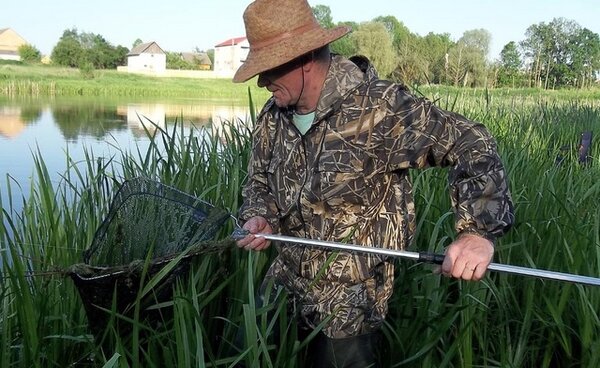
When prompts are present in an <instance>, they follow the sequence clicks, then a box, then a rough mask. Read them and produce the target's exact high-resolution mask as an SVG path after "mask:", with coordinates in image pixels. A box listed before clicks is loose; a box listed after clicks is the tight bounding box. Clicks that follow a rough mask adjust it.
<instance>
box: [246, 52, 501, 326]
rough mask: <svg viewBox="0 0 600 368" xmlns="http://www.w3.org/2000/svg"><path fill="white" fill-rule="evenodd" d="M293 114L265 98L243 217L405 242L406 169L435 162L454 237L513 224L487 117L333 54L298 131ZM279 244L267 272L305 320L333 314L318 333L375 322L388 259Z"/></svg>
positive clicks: (388, 287) (386, 289)
mask: <svg viewBox="0 0 600 368" xmlns="http://www.w3.org/2000/svg"><path fill="white" fill-rule="evenodd" d="M292 113H293V111H290V110H288V109H280V108H278V107H277V106H276V105H275V104H274V102H273V100H272V99H271V100H269V101H268V102H267V103H266V105H265V107H264V108H263V110H262V112H261V113H260V114H259V116H258V119H257V123H256V126H255V128H254V132H253V150H252V156H251V159H250V164H249V172H248V181H247V184H246V185H245V187H244V190H243V195H244V204H243V206H242V208H241V210H240V218H241V219H242V220H247V219H249V218H250V217H253V216H263V217H265V218H266V219H267V220H268V221H269V222H270V224H271V226H272V227H273V231H274V232H275V233H278V232H279V233H281V234H285V235H290V236H296V237H303V238H312V239H320V240H327V241H337V242H348V243H353V244H359V245H365V246H375V247H383V248H391V249H403V248H405V247H407V246H408V245H410V243H411V240H412V238H413V233H414V230H415V206H414V202H413V195H412V186H411V182H410V179H409V175H408V174H409V173H408V170H409V169H414V168H425V167H429V166H441V167H448V168H449V181H450V188H451V197H452V204H453V207H454V211H455V215H456V230H457V232H458V233H461V232H472V233H477V234H480V235H483V236H485V237H487V238H490V239H494V238H495V237H497V236H500V235H501V234H502V233H503V232H504V231H506V229H507V228H508V227H509V226H510V225H511V222H512V203H511V200H510V194H509V191H508V187H507V182H506V177H505V171H504V169H503V166H502V164H501V162H500V158H499V156H498V154H497V152H496V145H495V142H494V141H493V139H492V138H491V137H490V134H489V133H488V131H487V130H486V129H485V127H484V126H483V125H481V124H478V123H475V122H471V121H469V120H467V119H465V118H464V117H462V116H460V115H457V114H454V113H450V112H447V111H444V110H441V109H439V108H437V107H436V106H434V105H433V104H432V103H431V102H429V101H427V100H426V99H421V98H417V97H415V96H413V95H412V94H410V93H409V92H408V91H407V90H406V88H404V87H403V86H402V85H399V84H394V83H391V82H389V81H384V80H379V79H377V77H376V74H375V73H374V72H373V69H368V70H365V71H361V70H360V69H359V68H358V67H357V66H356V65H355V64H354V63H352V62H351V61H349V60H347V59H344V58H342V57H339V56H334V57H333V58H332V61H331V66H330V68H329V72H328V75H327V78H326V80H325V83H324V86H323V90H322V92H321V97H320V99H319V102H318V106H317V109H316V115H315V120H314V122H313V125H312V126H311V128H310V129H309V131H308V132H307V133H306V134H305V135H304V136H302V135H301V134H300V133H299V131H298V130H297V129H296V127H295V126H294V124H293V123H292V121H291V117H292ZM278 252H279V253H278V256H277V258H276V259H275V261H274V263H273V265H272V266H271V268H270V270H269V273H268V276H270V277H272V278H274V279H275V280H276V281H277V282H279V283H280V284H283V285H284V286H286V288H287V289H288V290H289V291H291V292H292V293H294V294H295V295H296V296H297V297H298V299H299V300H300V302H301V312H302V316H303V317H304V319H305V322H306V323H307V324H308V325H309V326H311V327H315V326H316V325H317V324H319V323H320V322H322V321H324V320H325V319H326V318H330V320H329V321H328V322H327V323H326V325H325V328H324V332H325V333H326V334H327V335H328V336H330V337H347V336H352V335H356V334H360V333H366V332H369V331H371V330H373V329H375V328H377V327H379V326H380V325H381V323H382V322H383V319H384V317H385V315H386V313H387V300H388V299H389V297H390V296H391V293H392V288H393V285H392V284H393V265H392V263H391V261H390V260H388V259H386V258H385V257H382V256H378V255H365V254H356V253H346V252H331V251H327V250H322V249H316V248H307V247H304V246H296V245H291V244H286V245H278Z"/></svg>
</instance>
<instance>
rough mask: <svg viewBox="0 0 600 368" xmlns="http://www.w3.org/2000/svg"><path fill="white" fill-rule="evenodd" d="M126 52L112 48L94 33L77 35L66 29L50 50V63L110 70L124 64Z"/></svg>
mask: <svg viewBox="0 0 600 368" xmlns="http://www.w3.org/2000/svg"><path fill="white" fill-rule="evenodd" d="M127 53H128V50H127V48H125V47H123V46H117V47H115V46H113V45H111V44H110V43H109V42H108V41H107V40H106V39H105V38H104V37H102V36H101V35H99V34H94V33H86V32H83V33H79V32H78V31H77V29H75V28H73V29H67V30H65V31H64V32H63V35H62V37H61V38H60V40H59V41H58V43H57V44H56V46H55V47H54V49H53V50H52V61H53V62H54V63H56V64H58V65H63V66H69V67H80V66H82V65H85V66H86V68H89V67H90V66H91V67H92V68H96V69H112V68H116V67H117V66H119V65H123V64H124V63H125V58H126V56H127Z"/></svg>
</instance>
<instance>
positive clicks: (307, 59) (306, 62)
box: [302, 50, 315, 72]
mask: <svg viewBox="0 0 600 368" xmlns="http://www.w3.org/2000/svg"><path fill="white" fill-rule="evenodd" d="M302 59H303V60H302V69H304V72H308V71H310V70H311V69H312V67H313V66H314V65H315V51H314V50H313V51H311V52H309V53H308V54H306V55H304V56H303V57H302Z"/></svg>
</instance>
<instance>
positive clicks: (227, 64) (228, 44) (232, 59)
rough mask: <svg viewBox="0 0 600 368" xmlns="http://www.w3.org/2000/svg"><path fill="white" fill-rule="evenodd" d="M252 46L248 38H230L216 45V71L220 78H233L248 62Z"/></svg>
mask: <svg viewBox="0 0 600 368" xmlns="http://www.w3.org/2000/svg"><path fill="white" fill-rule="evenodd" d="M249 50H250V44H249V43H248V40H247V39H246V37H237V38H230V39H228V40H226V41H223V42H221V43H219V44H218V45H215V64H214V71H215V74H216V75H217V76H219V77H226V78H230V77H233V75H234V74H235V72H236V71H237V70H238V68H239V67H240V66H241V65H242V64H243V63H244V61H246V57H247V56H248V51H249Z"/></svg>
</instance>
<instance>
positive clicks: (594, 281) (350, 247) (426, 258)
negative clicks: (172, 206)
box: [232, 228, 600, 286]
mask: <svg viewBox="0 0 600 368" xmlns="http://www.w3.org/2000/svg"><path fill="white" fill-rule="evenodd" d="M246 234H248V232H247V231H246V230H243V229H239V228H238V229H236V231H234V234H233V236H232V237H233V238H234V239H236V240H237V239H241V238H243V237H244V236H245V235H246ZM254 236H257V237H262V238H264V239H266V240H276V241H282V242H288V243H294V244H303V245H310V246H316V247H321V248H329V249H337V250H343V251H353V252H362V253H371V254H378V255H386V256H391V257H400V258H407V259H412V260H415V261H419V262H426V263H432V264H438V265H441V264H442V263H443V262H444V257H445V256H444V255H443V254H436V253H429V252H410V251H405V250H393V249H384V248H376V247H366V246H362V245H355V244H346V243H337V242H330V241H323V240H315V239H304V238H297V237H293V236H285V235H275V234H254ZM487 269H488V270H491V271H496V272H504V273H509V274H516V275H522V276H532V277H538V278H542V279H548V280H559V281H568V282H573V283H577V284H583V285H591V286H600V278H597V277H589V276H580V275H574V274H569V273H562V272H556V271H548V270H540V269H535V268H529V267H520V266H511V265H504V264H500V263H490V265H489V266H488V268H487Z"/></svg>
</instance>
